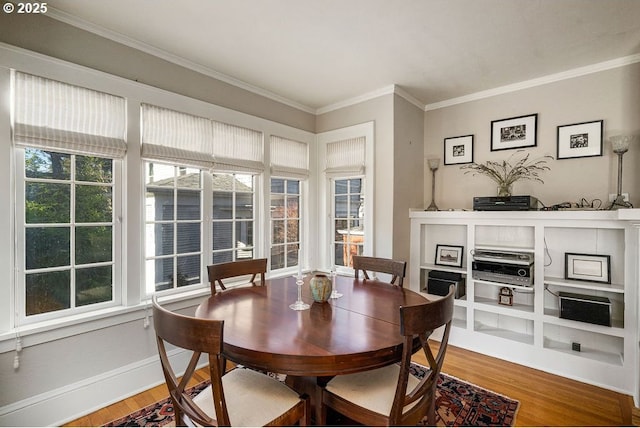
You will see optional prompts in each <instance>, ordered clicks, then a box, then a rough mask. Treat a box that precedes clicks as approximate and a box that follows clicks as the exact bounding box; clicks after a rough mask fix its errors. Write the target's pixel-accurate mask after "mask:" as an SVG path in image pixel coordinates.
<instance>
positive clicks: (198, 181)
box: [176, 167, 202, 189]
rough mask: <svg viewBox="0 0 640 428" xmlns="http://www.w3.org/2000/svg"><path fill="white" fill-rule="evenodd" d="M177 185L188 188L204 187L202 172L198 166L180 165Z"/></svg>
mask: <svg viewBox="0 0 640 428" xmlns="http://www.w3.org/2000/svg"><path fill="white" fill-rule="evenodd" d="M176 186H177V187H179V188H183V189H184V188H186V189H200V188H202V173H201V172H200V170H199V169H197V168H186V167H178V179H177V180H176Z"/></svg>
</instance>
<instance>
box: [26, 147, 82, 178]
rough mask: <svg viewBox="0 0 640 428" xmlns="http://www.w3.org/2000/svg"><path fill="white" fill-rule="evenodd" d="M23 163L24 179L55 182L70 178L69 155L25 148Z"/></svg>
mask: <svg viewBox="0 0 640 428" xmlns="http://www.w3.org/2000/svg"><path fill="white" fill-rule="evenodd" d="M24 161H25V176H26V177H29V178H49V179H56V180H69V179H70V178H71V155H67V154H63V153H54V152H47V151H44V150H39V149H29V148H27V149H25V151H24Z"/></svg>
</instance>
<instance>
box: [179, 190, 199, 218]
mask: <svg viewBox="0 0 640 428" xmlns="http://www.w3.org/2000/svg"><path fill="white" fill-rule="evenodd" d="M200 197H201V192H200V191H193V190H178V220H200Z"/></svg>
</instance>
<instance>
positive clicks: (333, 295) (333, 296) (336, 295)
mask: <svg viewBox="0 0 640 428" xmlns="http://www.w3.org/2000/svg"><path fill="white" fill-rule="evenodd" d="M330 274H331V285H332V287H331V288H332V291H331V295H330V296H329V298H330V299H338V298H340V297H342V293H338V290H336V275H337V274H336V268H335V266H334V267H332V268H331V272H330Z"/></svg>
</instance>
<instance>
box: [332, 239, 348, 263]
mask: <svg viewBox="0 0 640 428" xmlns="http://www.w3.org/2000/svg"><path fill="white" fill-rule="evenodd" d="M334 260H335V264H336V266H349V256H348V253H347V251H346V246H345V245H342V244H335V245H334Z"/></svg>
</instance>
